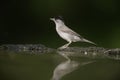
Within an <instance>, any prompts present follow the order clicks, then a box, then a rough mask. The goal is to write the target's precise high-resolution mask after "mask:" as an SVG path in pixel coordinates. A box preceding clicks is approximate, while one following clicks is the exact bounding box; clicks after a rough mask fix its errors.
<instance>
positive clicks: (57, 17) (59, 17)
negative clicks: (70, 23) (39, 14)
mask: <svg viewBox="0 0 120 80" xmlns="http://www.w3.org/2000/svg"><path fill="white" fill-rule="evenodd" d="M54 18H55V20H57V19H60V20H62V21H64V19H63V17H62V16H56V17H54Z"/></svg>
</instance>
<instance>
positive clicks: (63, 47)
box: [58, 46, 68, 49]
mask: <svg viewBox="0 0 120 80" xmlns="http://www.w3.org/2000/svg"><path fill="white" fill-rule="evenodd" d="M66 48H68V47H67V46H62V47H59V48H58V49H66Z"/></svg>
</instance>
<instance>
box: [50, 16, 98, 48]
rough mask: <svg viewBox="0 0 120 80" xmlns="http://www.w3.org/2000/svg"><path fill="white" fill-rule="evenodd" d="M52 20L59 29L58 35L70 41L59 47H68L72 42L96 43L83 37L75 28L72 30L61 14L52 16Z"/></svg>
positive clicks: (57, 29)
mask: <svg viewBox="0 0 120 80" xmlns="http://www.w3.org/2000/svg"><path fill="white" fill-rule="evenodd" d="M50 20H52V21H53V22H54V23H55V26H56V31H57V33H58V35H59V36H60V37H61V38H63V39H64V40H66V41H67V42H68V43H67V44H65V45H63V46H61V47H59V49H65V48H67V47H68V46H69V45H70V44H71V43H72V42H87V43H91V44H94V45H96V44H95V43H94V42H92V41H89V40H87V39H85V38H83V37H82V36H81V35H79V34H78V33H76V32H75V31H74V30H72V29H70V28H69V27H68V26H66V24H65V22H64V20H63V18H62V17H61V16H58V17H52V18H50Z"/></svg>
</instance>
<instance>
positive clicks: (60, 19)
mask: <svg viewBox="0 0 120 80" xmlns="http://www.w3.org/2000/svg"><path fill="white" fill-rule="evenodd" d="M50 20H52V21H54V22H55V24H59V25H63V24H64V21H63V18H62V17H60V16H58V17H54V18H50Z"/></svg>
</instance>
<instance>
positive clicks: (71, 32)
mask: <svg viewBox="0 0 120 80" xmlns="http://www.w3.org/2000/svg"><path fill="white" fill-rule="evenodd" d="M60 30H61V31H62V32H64V33H69V34H71V35H75V36H79V37H82V36H80V35H79V34H78V33H76V32H75V31H73V30H71V29H70V28H68V27H64V28H60Z"/></svg>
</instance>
